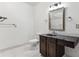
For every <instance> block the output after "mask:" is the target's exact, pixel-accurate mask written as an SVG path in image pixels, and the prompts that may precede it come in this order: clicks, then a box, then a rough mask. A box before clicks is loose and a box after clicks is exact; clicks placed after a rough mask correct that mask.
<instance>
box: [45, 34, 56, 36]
mask: <svg viewBox="0 0 79 59" xmlns="http://www.w3.org/2000/svg"><path fill="white" fill-rule="evenodd" d="M46 35H47V36H57V35H56V34H46Z"/></svg>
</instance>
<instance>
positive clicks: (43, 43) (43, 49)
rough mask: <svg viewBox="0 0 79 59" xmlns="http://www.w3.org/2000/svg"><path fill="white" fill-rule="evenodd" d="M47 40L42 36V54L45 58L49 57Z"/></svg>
mask: <svg viewBox="0 0 79 59" xmlns="http://www.w3.org/2000/svg"><path fill="white" fill-rule="evenodd" d="M46 39H47V38H46V37H44V36H40V53H41V54H42V55H43V56H47V55H46V53H47V52H46V46H47V40H46Z"/></svg>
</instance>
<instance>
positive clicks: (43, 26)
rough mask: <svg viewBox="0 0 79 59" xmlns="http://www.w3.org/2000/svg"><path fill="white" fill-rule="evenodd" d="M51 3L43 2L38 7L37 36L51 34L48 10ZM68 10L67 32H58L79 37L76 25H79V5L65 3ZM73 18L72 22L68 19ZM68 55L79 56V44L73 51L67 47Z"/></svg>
mask: <svg viewBox="0 0 79 59" xmlns="http://www.w3.org/2000/svg"><path fill="white" fill-rule="evenodd" d="M50 4H51V3H47V2H43V3H39V4H38V5H37V6H36V15H35V16H36V19H35V24H36V26H35V27H36V34H37V33H48V32H51V31H49V29H48V8H49V5H50ZM63 4H64V5H65V8H66V15H65V28H66V29H65V31H61V32H59V31H58V32H57V33H58V34H63V35H73V36H78V37H79V29H76V24H79V3H77V2H74V3H68V2H65V3H64V2H63ZM68 16H71V17H72V21H68V19H67V17H68ZM66 54H67V55H69V56H79V44H78V45H77V46H76V48H74V49H71V48H67V47H66Z"/></svg>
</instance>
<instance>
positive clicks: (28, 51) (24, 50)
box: [0, 44, 67, 57]
mask: <svg viewBox="0 0 79 59" xmlns="http://www.w3.org/2000/svg"><path fill="white" fill-rule="evenodd" d="M0 57H42V56H41V55H40V53H39V45H37V46H31V45H29V44H28V45H24V46H20V47H17V48H13V49H9V50H6V51H1V52H0ZM63 57H67V55H64V56H63Z"/></svg>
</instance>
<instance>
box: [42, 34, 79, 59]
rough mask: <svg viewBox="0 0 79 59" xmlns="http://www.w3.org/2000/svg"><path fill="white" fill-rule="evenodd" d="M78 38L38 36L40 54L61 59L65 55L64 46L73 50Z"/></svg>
mask: <svg viewBox="0 0 79 59" xmlns="http://www.w3.org/2000/svg"><path fill="white" fill-rule="evenodd" d="M78 42H79V37H73V36H64V35H56V36H54V35H53V36H51V35H47V34H43V35H40V53H41V55H42V56H46V57H61V56H63V55H64V53H65V46H67V47H70V48H75V46H76V45H77V44H78Z"/></svg>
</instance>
